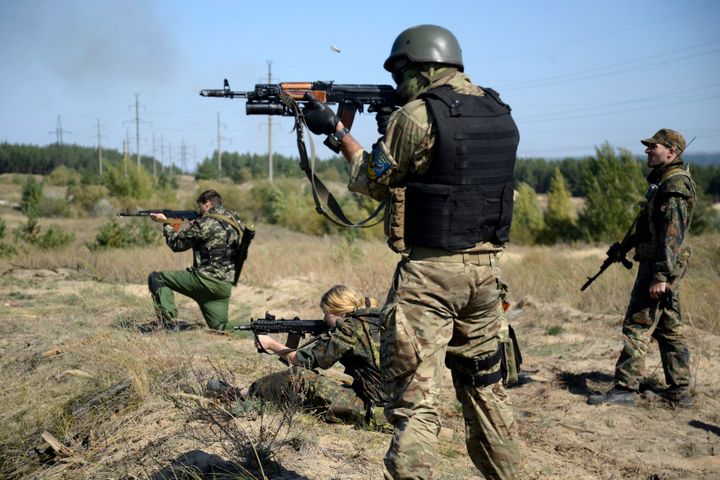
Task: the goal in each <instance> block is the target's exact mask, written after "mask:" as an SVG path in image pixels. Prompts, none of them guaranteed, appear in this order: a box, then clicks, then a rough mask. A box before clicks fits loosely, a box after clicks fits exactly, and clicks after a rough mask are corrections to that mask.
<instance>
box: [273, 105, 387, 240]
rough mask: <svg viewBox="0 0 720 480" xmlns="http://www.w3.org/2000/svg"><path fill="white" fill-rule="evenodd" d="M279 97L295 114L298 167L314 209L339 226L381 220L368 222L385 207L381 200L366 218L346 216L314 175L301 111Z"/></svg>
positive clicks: (361, 226) (369, 225)
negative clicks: (308, 190) (303, 175)
mask: <svg viewBox="0 0 720 480" xmlns="http://www.w3.org/2000/svg"><path fill="white" fill-rule="evenodd" d="M281 98H282V99H283V101H284V102H285V104H286V106H287V107H288V108H289V109H290V110H291V111H292V112H293V114H294V116H295V131H296V132H297V134H296V135H297V147H298V154H299V155H300V168H301V169H302V171H303V172H305V175H306V176H307V178H308V180H309V181H310V185H311V186H312V195H313V200H314V201H315V211H316V212H317V213H319V214H321V215H322V216H324V217H325V218H327V219H328V220H330V221H331V222H333V223H334V224H335V225H339V226H341V227H351V228H352V227H355V228H358V227H359V228H368V227H373V226H375V225H377V224H378V223H380V222H382V216H381V217H380V219H378V220H377V221H375V222H373V223H370V222H371V221H372V220H373V219H374V218H375V217H377V216H378V215H379V214H380V212H382V211H383V209H384V208H385V202H381V203H380V205H378V207H377V208H376V209H375V211H374V212H373V213H371V214H370V216H369V217H368V218H366V219H365V220H363V221H361V222H357V223H355V222H353V221H351V220H350V219H348V218H347V216H346V215H345V213H344V212H343V211H342V208H341V207H340V204H339V203H338V202H337V200H335V197H334V196H333V194H332V193H330V190H328V188H327V187H326V186H325V184H324V183H323V182H322V180H320V179H319V178H318V176H317V175H315V168H314V167H315V162H314V159H315V154H314V152H313V155H312V161H311V160H310V159H309V158H308V154H307V148H306V146H305V140H304V138H303V132H304V127H305V119H304V118H303V116H302V112H301V111H300V107H299V105H298V103H297V102H296V101H295V100H293V99H292V98H290V97H289V96H286V95H281ZM311 142H312V140H311ZM311 148H312V143H311ZM321 200H322V202H321ZM323 205H325V206H327V209H329V210H330V213H329V212H328V211H327V209H326V208H325V207H324V206H323Z"/></svg>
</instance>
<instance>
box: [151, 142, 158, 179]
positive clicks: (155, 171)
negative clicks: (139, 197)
mask: <svg viewBox="0 0 720 480" xmlns="http://www.w3.org/2000/svg"><path fill="white" fill-rule="evenodd" d="M152 148H153V149H152V164H153V178H155V177H157V169H156V167H155V164H156V163H157V162H156V161H155V132H153V143H152Z"/></svg>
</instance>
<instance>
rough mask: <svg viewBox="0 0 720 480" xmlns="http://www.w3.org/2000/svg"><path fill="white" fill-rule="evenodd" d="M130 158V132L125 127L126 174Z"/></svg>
mask: <svg viewBox="0 0 720 480" xmlns="http://www.w3.org/2000/svg"><path fill="white" fill-rule="evenodd" d="M129 160H130V132H129V131H128V129H127V128H126V129H125V141H124V142H123V166H124V167H125V176H126V177H127V174H128V162H129Z"/></svg>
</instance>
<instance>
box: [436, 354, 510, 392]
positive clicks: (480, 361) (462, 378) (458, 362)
mask: <svg viewBox="0 0 720 480" xmlns="http://www.w3.org/2000/svg"><path fill="white" fill-rule="evenodd" d="M502 356H503V349H502V347H499V348H498V349H497V350H496V351H495V353H493V354H491V355H488V356H486V357H482V358H479V357H473V358H465V357H459V356H456V355H446V356H445V366H446V367H448V368H449V369H450V370H451V371H452V375H453V379H454V380H456V381H458V382H459V383H461V384H462V385H468V386H470V387H486V386H488V385H493V384H495V383H497V382H499V381H500V380H502V379H503V371H502V368H500V369H498V370H497V371H495V372H488V370H491V369H492V368H494V367H495V366H496V365H497V364H498V363H502ZM481 372H482V373H481Z"/></svg>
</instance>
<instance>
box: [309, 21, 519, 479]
mask: <svg viewBox="0 0 720 480" xmlns="http://www.w3.org/2000/svg"><path fill="white" fill-rule="evenodd" d="M384 66H385V69H386V70H388V71H389V72H391V73H392V77H393V80H394V81H395V82H396V84H397V92H398V94H399V96H400V97H401V98H402V99H403V100H404V101H405V102H406V103H405V104H404V105H403V106H402V107H401V108H400V109H399V110H397V111H395V112H392V113H389V112H380V113H379V114H378V115H377V122H378V131H379V133H380V134H381V135H383V136H382V137H381V138H380V139H379V141H378V142H377V143H375V144H374V145H373V147H372V149H371V151H369V152H367V151H364V150H363V148H362V147H361V146H360V145H359V144H358V143H357V141H356V140H355V139H354V138H353V137H352V135H350V134H348V131H347V129H346V128H344V125H343V124H342V122H341V121H340V120H339V119H338V118H337V117H336V116H335V115H334V112H333V111H332V110H331V109H330V108H329V107H327V106H326V105H323V104H321V103H320V102H317V101H312V100H311V99H310V98H307V100H308V106H307V107H306V108H305V109H304V117H305V119H306V122H307V125H308V128H309V129H310V130H311V131H312V132H313V133H315V134H318V135H319V134H327V135H329V137H328V140H327V142H326V144H329V145H330V146H331V147H332V146H337V149H338V150H339V151H342V153H343V155H344V156H345V158H346V159H347V161H348V164H349V166H350V182H349V189H350V190H351V191H354V192H358V193H362V194H365V195H369V196H371V197H373V198H375V199H378V200H385V201H387V202H388V204H389V205H390V208H389V212H386V233H387V234H388V237H389V239H388V243H389V245H390V247H391V248H392V249H393V250H395V251H396V252H399V253H402V254H403V256H402V259H401V261H400V262H399V264H398V266H397V269H396V272H395V276H394V279H393V284H392V288H391V289H390V292H389V294H388V298H387V301H386V303H385V306H384V307H383V316H384V331H383V334H382V339H381V362H382V363H381V367H382V368H381V372H382V375H383V382H384V387H385V391H386V393H387V394H388V395H389V404H388V406H387V407H386V409H385V413H386V417H387V418H388V420H389V421H390V422H391V423H392V424H393V426H394V432H393V438H392V442H391V444H390V448H389V450H388V452H387V454H386V456H385V472H384V475H385V478H386V479H429V478H432V477H433V470H434V468H436V465H437V454H438V451H437V450H438V444H437V436H438V434H439V432H440V428H441V421H440V415H439V413H438V406H439V402H440V398H439V394H440V391H441V388H442V382H443V378H444V376H445V367H446V366H447V367H448V368H450V370H451V372H452V379H453V385H454V388H455V394H456V397H457V399H458V401H460V402H461V403H462V409H463V417H464V419H465V432H466V445H467V450H468V453H469V455H470V457H471V458H472V460H473V463H474V464H475V465H476V466H477V468H478V469H479V470H480V471H482V473H483V475H484V476H485V477H486V478H492V479H510V478H516V477H517V469H518V463H519V459H520V452H519V446H518V442H517V440H516V437H515V429H516V427H515V416H514V410H513V407H512V404H511V402H510V399H509V398H508V395H507V393H506V391H505V389H504V388H503V385H502V381H501V380H502V376H503V375H502V371H501V360H500V359H501V356H502V352H501V349H500V346H499V331H500V327H501V321H502V319H503V316H504V312H503V308H502V301H501V289H500V287H501V285H500V280H499V277H498V275H499V270H498V255H499V253H500V252H501V251H502V249H503V248H504V242H505V241H506V240H507V237H508V231H509V228H510V220H511V215H512V196H513V183H514V177H513V169H514V163H515V155H516V150H517V145H518V141H519V135H518V131H517V128H516V126H515V123H514V122H513V120H512V117H511V116H510V108H509V107H508V106H507V105H506V104H504V103H502V101H500V99H499V97H498V94H497V93H496V92H494V91H493V90H490V89H485V88H480V87H478V86H476V85H474V84H473V83H472V82H471V81H470V79H469V78H468V77H467V76H466V75H465V74H464V73H463V63H462V58H461V51H460V46H459V44H458V41H457V39H456V38H455V36H454V35H453V34H452V33H451V32H449V31H448V30H446V29H444V28H442V27H438V26H435V25H420V26H417V27H413V28H410V29H408V30H406V31H404V32H402V33H401V34H400V35H399V36H398V38H397V39H396V40H395V43H394V45H393V47H392V49H391V53H390V56H389V58H388V59H387V60H386V62H385V65H384Z"/></svg>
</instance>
